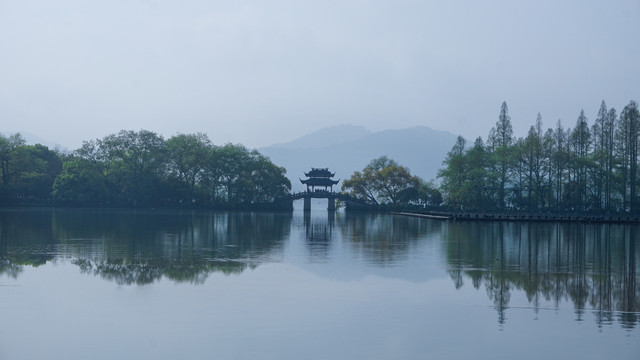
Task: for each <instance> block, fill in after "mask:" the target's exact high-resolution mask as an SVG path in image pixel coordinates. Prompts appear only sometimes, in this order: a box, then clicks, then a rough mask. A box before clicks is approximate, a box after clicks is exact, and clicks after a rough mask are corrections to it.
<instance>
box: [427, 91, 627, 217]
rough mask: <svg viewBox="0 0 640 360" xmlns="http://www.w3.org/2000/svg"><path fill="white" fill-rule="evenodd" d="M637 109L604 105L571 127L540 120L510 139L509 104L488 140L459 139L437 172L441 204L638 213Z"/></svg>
mask: <svg viewBox="0 0 640 360" xmlns="http://www.w3.org/2000/svg"><path fill="white" fill-rule="evenodd" d="M639 135H640V112H639V111H638V104H637V103H636V102H635V101H630V102H629V104H628V105H626V106H625V107H624V109H623V110H622V111H621V112H620V113H619V114H618V113H617V111H616V109H614V108H608V107H607V105H606V103H605V102H604V101H602V104H601V106H600V109H599V111H598V115H597V116H596V119H595V121H594V122H593V124H591V125H589V123H588V119H587V117H586V116H585V114H584V111H581V112H580V114H579V116H578V118H577V121H576V124H575V126H574V128H573V129H571V128H567V129H565V128H564V126H563V125H562V123H561V121H560V120H558V122H557V123H556V126H555V128H549V129H547V130H546V131H544V130H543V126H542V117H541V116H540V114H538V116H537V119H536V122H535V124H534V125H532V126H531V128H530V129H529V131H528V133H527V136H526V137H524V138H522V137H521V138H516V137H514V135H513V129H512V125H511V118H510V116H509V110H508V107H507V104H506V102H503V103H502V107H501V109H500V114H499V116H498V121H497V123H496V125H495V127H493V128H492V129H491V130H490V132H489V135H488V137H487V140H486V142H485V141H484V140H483V139H482V137H478V138H477V139H476V140H475V141H474V142H473V144H471V145H468V144H467V142H466V140H465V139H464V138H463V137H458V139H457V142H456V143H455V145H454V146H453V148H452V149H451V151H449V153H448V154H447V157H446V159H445V160H444V162H443V168H442V169H441V170H440V171H439V173H438V177H439V178H440V179H441V186H440V189H441V190H442V193H443V197H444V202H445V204H446V205H447V206H449V207H452V208H456V209H462V210H496V211H505V210H523V211H551V210H554V211H593V212H598V211H607V212H608V211H628V212H638V211H639V210H640V199H639V198H638V186H639V178H638V175H639V174H638V153H639V151H640V150H639V148H638V142H639V140H638V138H639Z"/></svg>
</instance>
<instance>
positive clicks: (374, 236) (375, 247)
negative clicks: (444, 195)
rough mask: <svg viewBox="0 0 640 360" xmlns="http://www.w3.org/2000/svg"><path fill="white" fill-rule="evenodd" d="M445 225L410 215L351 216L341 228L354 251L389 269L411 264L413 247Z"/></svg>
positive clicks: (342, 223) (347, 217)
mask: <svg viewBox="0 0 640 360" xmlns="http://www.w3.org/2000/svg"><path fill="white" fill-rule="evenodd" d="M442 224H443V223H442V222H440V221H425V220H421V219H418V218H413V217H408V216H393V215H385V214H376V213H372V214H357V213H356V214H352V213H347V214H346V215H345V216H344V219H343V220H342V221H341V222H340V224H339V227H340V230H341V231H342V237H343V238H345V239H346V240H347V241H348V242H349V243H350V244H351V248H352V251H353V252H355V253H360V254H362V255H363V256H364V258H365V259H367V260H368V261H369V262H371V263H372V264H374V265H378V266H387V265H394V264H398V263H402V262H404V261H407V259H408V257H409V254H410V253H411V251H410V250H411V249H412V247H414V246H415V245H417V244H418V242H419V240H420V239H422V238H424V237H425V236H428V235H431V234H437V233H439V232H440V231H442Z"/></svg>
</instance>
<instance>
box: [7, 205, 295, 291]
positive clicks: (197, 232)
mask: <svg viewBox="0 0 640 360" xmlns="http://www.w3.org/2000/svg"><path fill="white" fill-rule="evenodd" d="M1 215H2V217H1V218H0V259H2V260H0V274H2V273H6V274H9V275H11V276H17V275H18V274H19V273H20V272H21V266H24V265H31V266H38V265H41V264H44V263H46V262H47V261H50V260H53V259H57V258H62V259H69V260H70V261H71V262H72V263H74V264H76V265H78V266H79V268H80V269H81V271H82V272H84V273H91V274H94V275H98V276H101V277H103V278H105V279H108V280H112V281H115V282H117V283H119V284H149V283H152V282H154V281H156V280H158V279H160V278H162V277H166V278H169V279H172V280H175V281H189V282H195V283H199V282H202V281H204V280H205V279H206V277H207V276H208V275H209V274H210V273H212V272H222V273H225V274H231V273H239V272H242V271H243V270H244V269H247V268H251V267H255V266H257V265H258V264H260V263H261V262H263V261H267V260H268V261H275V259H276V258H277V255H278V254H279V253H281V252H282V246H283V239H284V238H286V236H288V232H289V231H290V219H291V215H290V214H277V213H257V214H256V213H216V212H146V211H130V212H122V211H114V212H110V211H97V210H95V211H86V210H37V209H27V210H19V211H3V212H1Z"/></svg>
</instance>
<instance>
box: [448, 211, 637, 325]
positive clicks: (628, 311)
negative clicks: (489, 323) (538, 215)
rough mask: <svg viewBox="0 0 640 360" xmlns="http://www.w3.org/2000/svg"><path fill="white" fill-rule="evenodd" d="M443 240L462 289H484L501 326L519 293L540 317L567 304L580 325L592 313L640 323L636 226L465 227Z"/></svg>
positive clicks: (600, 318)
mask: <svg viewBox="0 0 640 360" xmlns="http://www.w3.org/2000/svg"><path fill="white" fill-rule="evenodd" d="M443 235H444V237H445V239H446V245H445V251H446V258H447V262H448V264H449V267H450V268H449V275H450V276H451V279H452V280H453V283H454V285H455V287H456V288H461V287H462V286H463V284H464V281H465V279H469V280H470V281H471V284H472V286H473V287H474V288H476V289H479V288H480V287H482V286H484V288H485V290H486V292H487V296H488V297H489V298H490V299H491V300H492V301H493V304H494V306H495V309H496V311H497V313H498V321H499V322H500V323H504V322H505V321H506V312H505V311H506V309H507V308H508V307H509V302H510V299H511V294H512V292H514V291H515V290H518V291H523V292H524V293H525V294H526V297H527V300H528V301H529V303H530V304H531V306H532V308H533V310H534V311H535V312H538V311H539V309H540V307H541V306H542V304H543V302H548V303H551V305H552V306H553V307H555V308H558V306H559V304H560V303H561V302H562V300H566V299H568V300H570V301H571V302H572V303H573V306H574V311H575V319H576V320H578V321H580V320H582V318H583V315H584V312H585V310H588V309H593V310H594V311H595V312H596V319H597V320H596V321H597V323H598V325H599V326H603V325H605V324H609V323H611V322H613V321H618V322H620V324H621V325H622V326H625V327H634V326H636V325H637V324H638V322H639V321H640V288H638V282H639V281H638V278H639V276H640V274H639V272H638V269H637V268H636V263H637V260H638V257H639V253H638V249H637V246H638V241H639V240H638V237H637V235H638V226H637V225H633V226H630V225H587V224H539V223H522V224H520V223H466V222H459V223H451V224H449V226H448V227H447V230H446V232H445V233H444V234H443Z"/></svg>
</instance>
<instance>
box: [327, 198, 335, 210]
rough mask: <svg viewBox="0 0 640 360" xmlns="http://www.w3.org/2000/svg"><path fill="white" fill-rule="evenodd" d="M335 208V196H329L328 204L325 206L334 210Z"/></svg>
mask: <svg viewBox="0 0 640 360" xmlns="http://www.w3.org/2000/svg"><path fill="white" fill-rule="evenodd" d="M335 209H336V198H333V197H330V198H329V206H327V210H329V211H335Z"/></svg>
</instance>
